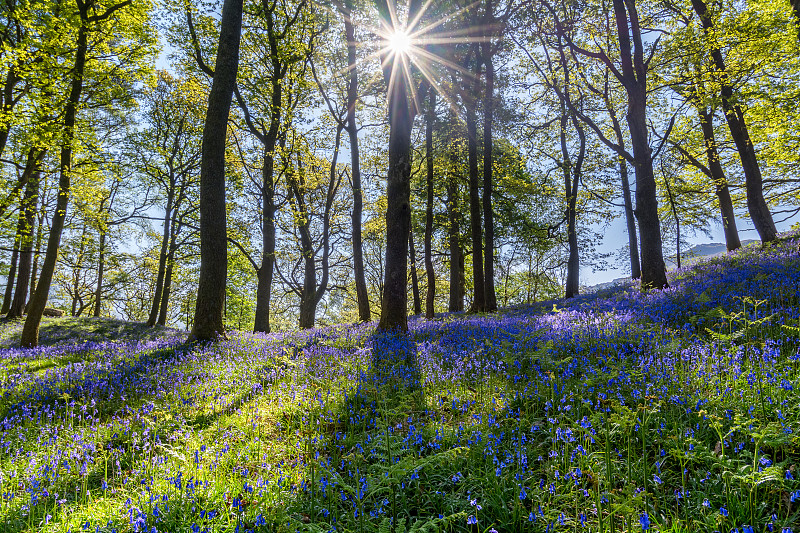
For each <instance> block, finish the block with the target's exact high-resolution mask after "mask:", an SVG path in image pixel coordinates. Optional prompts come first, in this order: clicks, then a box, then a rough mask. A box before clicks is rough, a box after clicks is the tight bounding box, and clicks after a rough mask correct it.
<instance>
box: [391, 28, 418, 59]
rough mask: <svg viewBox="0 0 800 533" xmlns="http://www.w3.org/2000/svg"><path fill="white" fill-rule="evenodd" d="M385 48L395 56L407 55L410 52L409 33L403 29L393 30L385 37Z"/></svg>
mask: <svg viewBox="0 0 800 533" xmlns="http://www.w3.org/2000/svg"><path fill="white" fill-rule="evenodd" d="M387 41H388V42H387V48H388V49H389V50H390V51H391V52H393V53H394V55H396V56H402V55H407V54H408V53H409V52H411V47H412V43H411V35H409V34H408V32H407V31H405V30H395V31H394V32H393V33H392V34H391V35H389V36H388V38H387Z"/></svg>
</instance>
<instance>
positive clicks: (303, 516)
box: [292, 331, 429, 532]
mask: <svg viewBox="0 0 800 533" xmlns="http://www.w3.org/2000/svg"><path fill="white" fill-rule="evenodd" d="M365 347H366V348H367V349H368V350H369V365H368V367H367V368H366V369H362V370H361V371H360V373H359V376H358V379H357V381H356V383H355V386H354V387H353V388H352V389H350V390H348V391H345V392H344V393H343V395H342V399H341V401H340V402H339V405H338V409H336V410H335V411H333V412H330V411H329V412H328V413H322V415H323V416H325V415H327V416H328V417H331V419H332V420H333V421H335V423H333V424H331V425H327V426H324V427H320V429H321V430H322V433H323V434H322V435H320V436H321V437H322V439H321V442H322V445H321V446H320V448H319V449H318V450H316V455H314V456H312V457H311V458H310V460H309V461H308V462H307V464H306V473H305V477H306V482H305V484H304V486H305V489H304V490H303V491H302V492H300V493H299V494H298V500H297V501H296V502H294V503H293V507H294V509H293V510H294V511H295V512H294V513H292V515H293V516H294V518H295V519H297V518H299V519H300V522H301V523H304V524H308V526H307V527H308V528H309V529H308V530H310V531H311V530H317V529H319V530H320V531H322V530H325V531H327V530H331V529H332V528H336V530H340V531H358V532H368V531H379V530H380V531H383V530H387V531H388V530H389V528H390V527H391V525H392V524H394V525H395V526H397V525H399V523H404V524H406V525H407V526H408V525H410V524H411V523H413V522H414V521H416V520H418V519H419V518H429V517H425V516H424V515H425V512H424V511H423V510H422V507H423V505H420V502H416V501H415V500H414V497H413V495H412V496H409V495H408V494H407V491H405V490H403V488H404V487H405V485H404V483H407V480H408V478H409V477H410V476H411V478H412V479H413V476H414V475H415V471H416V469H417V468H418V467H419V465H420V457H419V453H418V451H416V450H414V449H412V448H411V447H409V446H408V445H407V442H406V441H405V435H406V433H407V430H408V427H409V424H412V423H413V422H412V420H419V419H420V418H422V417H424V413H425V412H426V398H425V392H424V388H423V387H422V372H421V368H420V364H419V361H418V358H417V342H416V339H415V338H414V337H413V336H412V335H410V334H408V333H400V332H396V331H392V332H376V333H375V334H374V335H373V336H372V337H371V338H370V339H368V340H367V341H366V342H365ZM329 420H330V419H329ZM422 462H424V459H423V460H422ZM301 529H302V528H301ZM392 530H393V531H394V530H395V529H393V528H392ZM396 531H405V529H404V528H400V527H398V528H397V529H396Z"/></svg>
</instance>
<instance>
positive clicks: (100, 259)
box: [92, 230, 106, 318]
mask: <svg viewBox="0 0 800 533" xmlns="http://www.w3.org/2000/svg"><path fill="white" fill-rule="evenodd" d="M105 269H106V231H105V230H102V231H101V232H100V247H99V250H98V254H97V285H95V289H94V309H93V310H92V316H94V317H95V318H97V317H99V316H100V311H101V310H102V308H103V281H104V280H103V277H104V275H105Z"/></svg>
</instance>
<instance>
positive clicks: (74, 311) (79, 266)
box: [70, 223, 86, 316]
mask: <svg viewBox="0 0 800 533" xmlns="http://www.w3.org/2000/svg"><path fill="white" fill-rule="evenodd" d="M84 255H86V224H85V223H84V224H83V229H82V230H81V244H80V247H79V248H78V257H77V260H76V262H75V266H74V267H73V269H72V308H71V310H70V311H71V313H70V314H71V316H80V313H81V310H82V309H83V298H81V294H80V290H81V270H83V258H84Z"/></svg>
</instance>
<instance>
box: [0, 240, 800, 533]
mask: <svg viewBox="0 0 800 533" xmlns="http://www.w3.org/2000/svg"><path fill="white" fill-rule="evenodd" d="M797 242H798V241H797V238H796V236H789V237H788V238H787V239H785V240H784V241H783V242H782V243H781V244H779V245H777V246H775V247H773V248H770V249H768V250H761V249H760V248H755V247H751V248H748V249H746V250H743V251H741V252H739V253H737V254H733V255H731V256H729V257H725V258H718V259H713V260H711V261H708V262H704V263H701V264H698V265H695V266H693V267H691V268H689V269H686V270H684V271H680V272H677V273H675V274H674V275H673V277H672V280H671V285H672V287H671V288H670V289H668V290H665V291H661V292H657V293H648V294H642V293H640V292H639V291H638V290H636V288H635V286H633V285H631V286H628V287H623V288H621V289H619V290H617V291H616V292H613V293H608V292H606V293H603V294H601V295H591V296H585V297H581V298H579V299H577V300H576V301H575V302H573V303H571V304H570V305H569V306H567V307H564V308H559V307H554V308H553V311H550V312H546V313H544V312H542V311H541V308H539V309H531V310H515V311H514V312H513V313H507V314H501V315H499V316H468V317H465V316H450V317H446V318H444V319H442V320H440V321H430V322H426V321H423V320H420V321H415V322H413V323H412V325H411V331H410V334H409V335H405V336H399V335H377V334H376V333H375V331H374V326H373V325H360V326H355V327H347V326H341V327H334V328H325V329H319V330H311V331H306V332H299V333H293V334H283V335H267V336H253V335H247V334H236V335H232V336H231V338H230V339H228V340H224V341H220V342H218V343H215V344H213V345H209V346H205V347H196V346H187V345H184V344H183V340H182V338H181V337H180V336H177V335H174V334H173V335H168V336H166V337H165V336H162V335H161V333H160V332H159V333H158V334H156V335H153V336H150V337H149V338H147V339H145V338H144V337H142V336H140V335H139V334H138V333H136V332H137V329H136V328H137V326H133V325H132V326H130V328H128V331H129V332H130V336H128V337H127V340H124V341H121V340H119V339H117V340H115V341H100V340H99V336H101V335H104V334H106V333H108V332H109V330H110V331H111V332H112V335H114V333H113V327H106V326H102V327H98V330H103V329H105V332H106V333H101V332H98V333H97V335H98V338H97V339H95V341H93V342H83V341H84V340H85V338H86V337H85V335H81V337H82V338H81V343H69V342H67V341H68V340H69V339H70V338H71V337H74V336H75V332H76V331H77V330H80V329H81V328H84V327H91V326H92V323H91V322H87V323H85V325H84V323H81V322H73V323H70V322H68V324H70V325H69V331H70V332H71V333H69V334H63V335H59V334H56V333H55V331H54V333H53V337H51V338H54V339H58V341H59V343H57V344H54V345H51V346H47V347H44V348H39V349H36V350H20V349H15V348H7V349H5V350H3V351H0V365H2V367H0V368H2V375H1V376H2V377H0V379H2V384H1V385H0V524H1V525H2V526H1V527H2V529H3V530H4V531H61V532H65V531H73V532H75V531H83V530H87V531H105V532H111V531H119V532H122V531H147V532H148V533H149V532H152V531H154V530H155V531H209V532H212V531H215V532H216V531H237V530H238V531H240V532H244V531H247V530H251V531H331V530H335V531H356V532H367V531H393V530H394V531H469V532H474V531H480V532H485V531H490V530H491V529H492V528H494V529H496V530H497V531H548V532H549V531H619V532H622V531H641V530H648V529H649V530H657V531H664V532H667V531H670V532H681V531H724V532H728V531H731V530H737V531H742V532H743V533H744V532H747V531H783V532H786V531H791V529H792V528H793V527H794V524H795V523H796V522H797V521H798V506H799V505H800V481H798V479H800V471H798V458H800V437H799V436H798V432H799V431H800V423H798V417H799V416H800V409H798V405H800V394H798V387H800V378H799V374H798V360H799V359H800V325H799V324H798V320H799V319H800V302H798V294H797V293H798V290H797V287H800V250H798V244H797ZM561 305H562V304H561V303H558V304H557V306H561ZM51 324H52V325H53V327H55V323H54V322H53V323H51ZM3 338H5V339H8V338H9V335H8V334H4V337H3Z"/></svg>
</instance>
